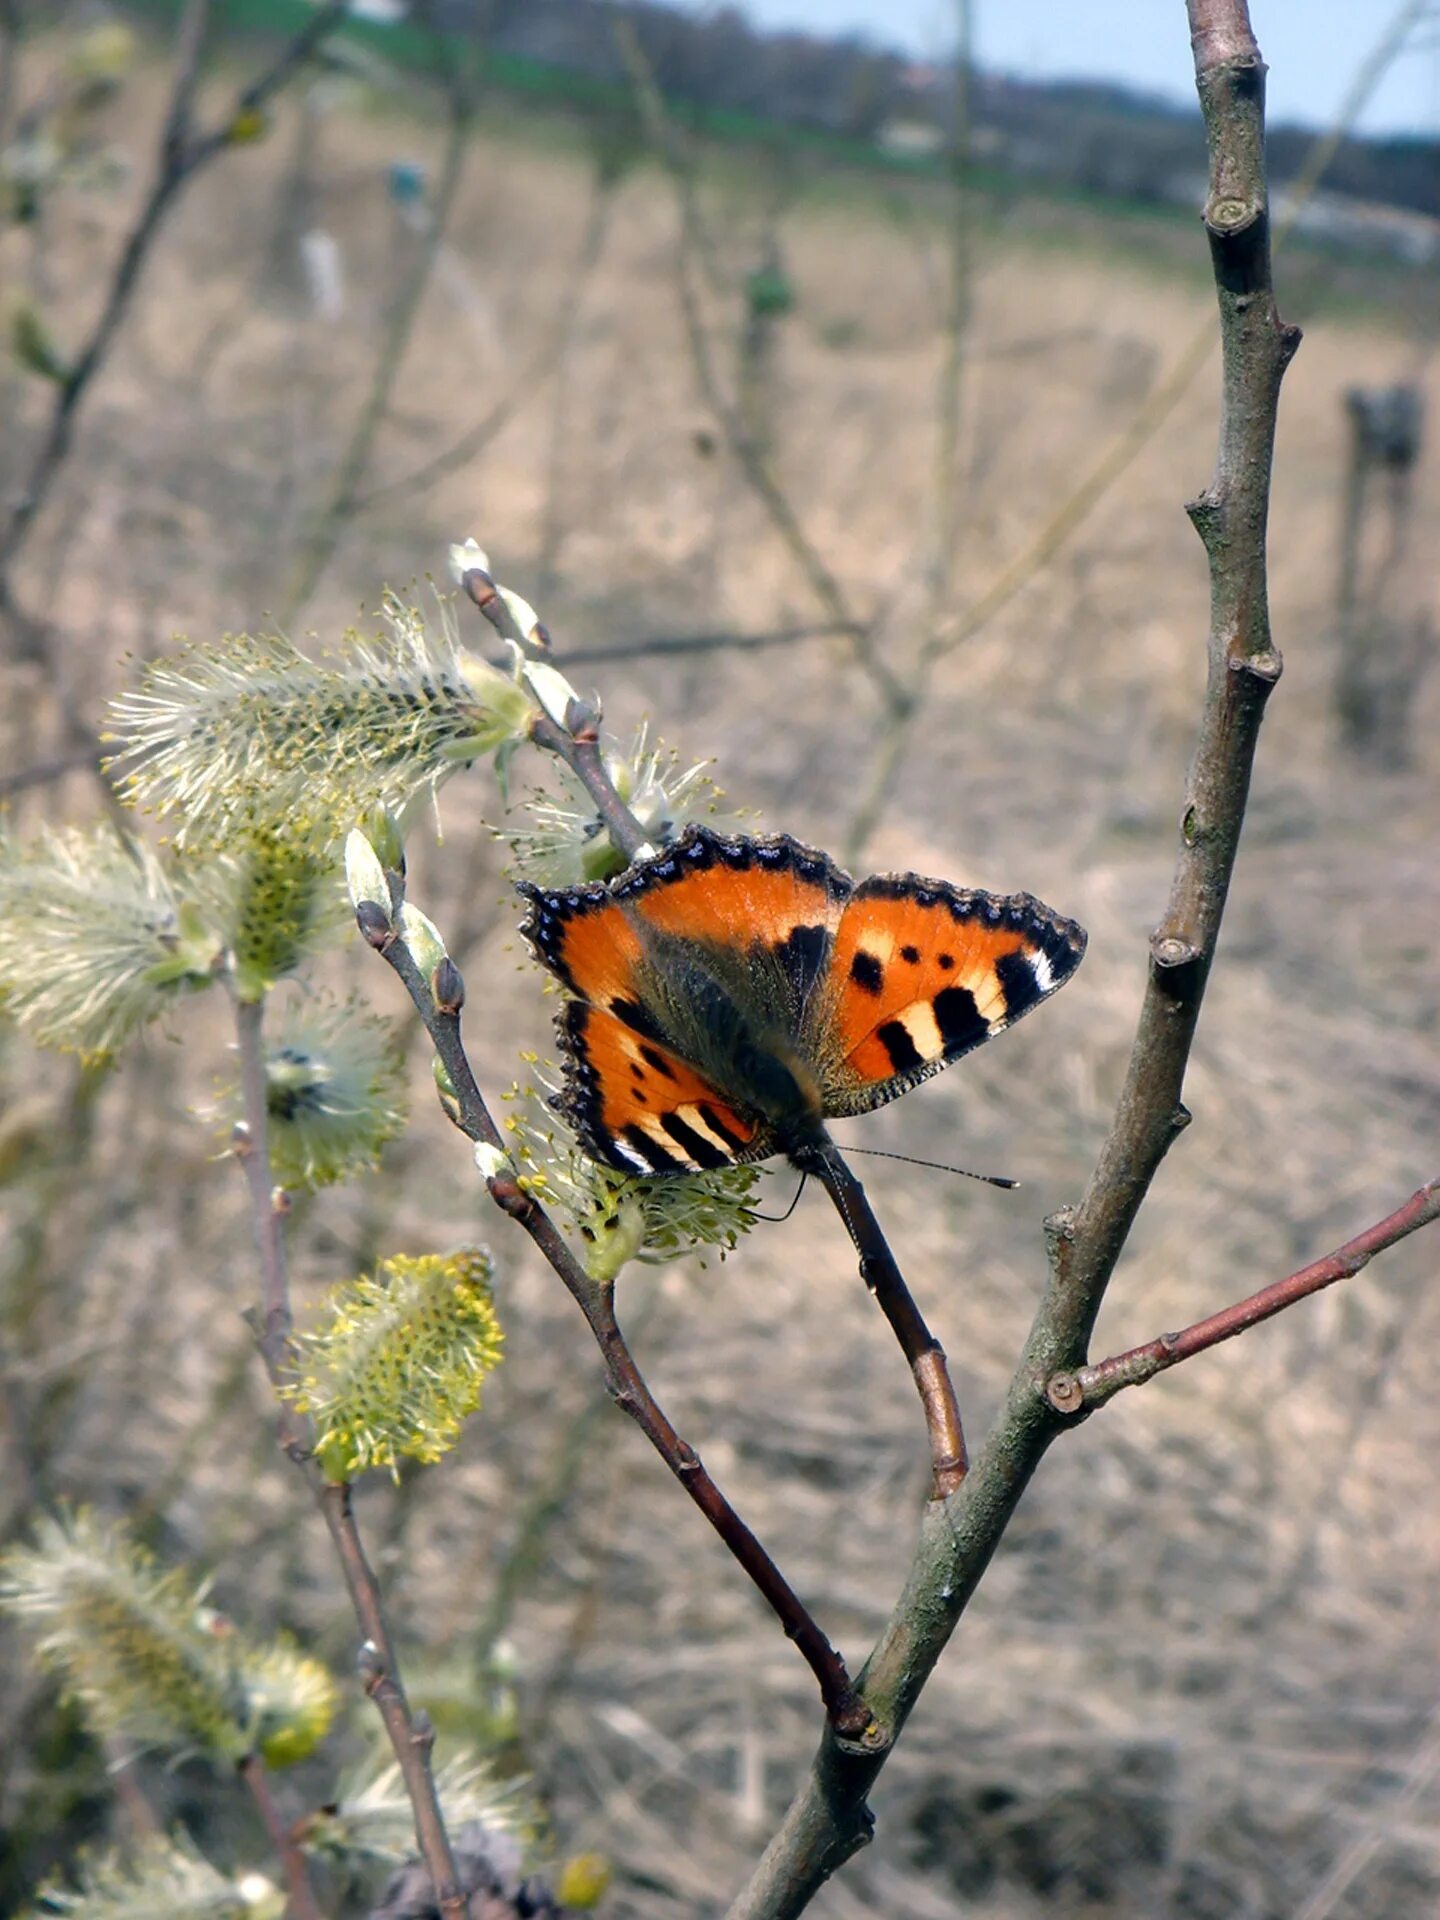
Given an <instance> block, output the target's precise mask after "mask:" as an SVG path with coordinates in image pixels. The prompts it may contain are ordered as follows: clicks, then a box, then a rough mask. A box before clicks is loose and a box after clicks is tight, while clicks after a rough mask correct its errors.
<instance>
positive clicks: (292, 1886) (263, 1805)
mask: <svg viewBox="0 0 1440 1920" xmlns="http://www.w3.org/2000/svg"><path fill="white" fill-rule="evenodd" d="M239 1772H240V1778H241V1779H242V1780H243V1781H244V1782H245V1785H246V1787H247V1788H248V1789H249V1793H250V1798H251V1799H252V1800H253V1801H254V1802H255V1806H256V1810H257V1811H258V1812H259V1815H260V1819H261V1822H262V1823H263V1825H264V1828H265V1831H266V1833H267V1834H268V1835H269V1836H270V1844H271V1846H272V1847H274V1849H275V1852H276V1854H277V1855H278V1857H279V1860H280V1864H281V1866H282V1867H283V1868H284V1870H285V1886H286V1890H287V1892H288V1893H289V1896H290V1905H289V1912H290V1917H291V1920H324V1916H323V1914H322V1912H321V1908H320V1903H319V1901H318V1900H317V1899H316V1898H315V1889H314V1888H313V1887H312V1886H311V1885H310V1870H309V1868H308V1867H307V1866H306V1864H305V1855H304V1854H303V1853H302V1852H301V1850H300V1848H299V1846H298V1845H297V1844H296V1841H295V1839H294V1836H293V1835H292V1833H291V1831H290V1829H289V1827H287V1826H286V1824H285V1818H284V1815H283V1814H282V1813H281V1812H280V1809H279V1807H278V1806H277V1805H276V1803H275V1795H274V1792H273V1791H272V1789H271V1786H270V1774H269V1772H268V1770H267V1768H266V1765H265V1762H264V1761H263V1760H262V1759H261V1757H260V1755H259V1754H258V1753H247V1754H246V1756H245V1758H244V1759H243V1760H242V1761H241V1762H240V1767H239Z"/></svg>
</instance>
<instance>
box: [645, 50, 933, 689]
mask: <svg viewBox="0 0 1440 1920" xmlns="http://www.w3.org/2000/svg"><path fill="white" fill-rule="evenodd" d="M612 26H613V29H614V34H615V40H616V44H617V46H618V47H619V49H620V54H621V58H622V59H623V60H624V62H625V65H626V68H627V70H628V72H629V74H630V79H631V82H632V84H633V86H634V88H635V97H636V100H637V102H638V105H639V108H640V116H641V119H642V121H643V123H644V125H645V129H646V132H647V133H648V135H649V137H650V139H651V141H652V143H653V145H654V147H655V151H656V152H657V153H658V155H659V156H660V159H661V161H662V162H663V164H664V166H665V169H666V171H667V172H668V173H669V175H670V178H671V181H672V183H673V185H674V187H675V195H676V200H677V202H678V205H679V209H680V240H681V245H680V257H679V260H678V262H677V287H678V292H679V296H680V310H681V315H682V317H683V319H684V322H685V333H686V337H687V339H688V341H689V345H690V357H691V360H692V361H693V363H694V367H695V377H696V379H697V381H698V382H699V386H700V391H701V394H702V395H703V397H704V400H705V403H706V405H707V406H708V407H709V409H710V411H711V413H712V414H713V415H714V416H715V419H716V422H717V423H718V425H719V427H720V430H721V432H722V434H723V435H724V438H725V443H726V446H727V447H728V448H729V450H730V454H731V457H732V458H733V459H734V460H735V462H736V464H737V466H738V467H739V468H740V471H741V473H742V474H743V475H744V477H745V479H746V481H747V482H748V484H749V486H750V488H751V490H752V491H753V492H754V494H755V495H756V497H757V498H758V499H759V501H760V503H761V505H762V506H763V507H764V508H765V511H766V512H767V513H768V514H769V516H770V520H771V524H772V525H773V526H774V528H775V531H776V532H777V533H778V534H779V536H780V538H781V540H782V541H783V542H784V544H785V545H786V547H788V548H789V550H790V553H791V554H792V555H793V557H794V559H795V561H796V563H797V565H798V566H799V567H800V569H801V571H802V572H803V573H804V575H805V577H806V579H807V581H808V582H809V584H810V590H811V592H812V593H813V594H814V595H815V598H816V599H817V600H818V601H819V603H820V605H821V606H822V607H823V608H824V610H825V615H826V618H827V620H828V621H829V622H830V623H831V625H832V626H833V627H835V628H836V629H837V630H838V631H840V632H842V633H844V634H845V635H846V637H847V638H848V639H849V641H850V643H851V646H852V647H853V649H854V652H855V657H856V659H857V660H858V662H859V664H860V666H861V667H862V668H863V669H864V671H865V673H866V674H867V675H868V677H869V678H870V679H871V680H872V681H873V682H874V684H875V686H876V688H877V690H878V691H879V693H880V695H881V698H882V699H883V700H884V701H885V703H886V705H887V707H892V706H895V705H897V704H898V705H899V706H901V707H904V706H906V704H907V701H906V695H905V690H904V688H903V687H902V686H901V684H900V682H899V680H898V679H897V678H896V676H895V674H894V672H893V671H892V670H891V668H890V667H889V666H888V665H887V663H886V662H885V660H884V659H883V658H881V656H880V655H879V654H878V653H877V652H876V650H875V647H874V643H873V634H872V631H871V627H872V623H871V622H870V621H867V620H864V619H862V618H861V617H860V615H859V614H858V613H857V612H856V610H855V608H854V606H853V605H852V604H851V601H850V599H849V596H848V595H847V594H846V592H845V589H844V587H843V586H842V585H841V583H840V581H839V579H838V578H837V577H836V575H835V574H834V572H833V571H832V570H831V569H830V568H829V567H828V566H827V565H826V564H825V560H824V558H823V556H822V555H821V553H820V551H819V549H818V548H817V547H816V545H815V544H814V542H813V541H812V540H811V539H810V537H809V535H808V534H807V533H806V531H805V529H804V527H803V525H802V524H801V521H800V516H799V514H798V513H797V512H796V510H795V506H794V503H793V502H792V500H791V499H790V496H789V495H788V494H787V493H786V492H785V490H784V488H783V487H782V486H781V485H780V483H779V481H778V480H777V479H776V477H775V474H774V472H773V471H772V469H771V466H770V463H769V461H768V460H767V459H766V457H765V453H764V450H763V449H762V448H761V447H760V446H758V445H757V444H756V442H755V440H754V438H753V436H752V435H751V434H750V432H749V431H748V429H747V427H746V424H745V421H744V419H743V418H742V417H741V414H740V411H739V409H738V408H737V407H735V406H734V405H733V403H732V402H731V401H730V399H729V398H728V397H727V395H726V394H725V392H724V390H723V388H722V387H721V384H720V377H719V375H718V373H717V372H716V370H715V362H714V358H713V356H712V354H711V352H710V342H709V340H708V338H707V337H706V332H705V321H704V317H703V315H702V314H701V312H700V304H699V297H698V294H697V291H696V287H695V283H694V274H693V269H694V264H695V261H696V259H697V258H698V259H699V260H700V261H702V262H703V263H704V264H705V265H706V266H707V269H708V273H709V277H710V279H711V280H712V281H714V280H716V279H718V274H717V273H716V272H715V270H714V265H713V251H712V249H711V246H710V242H709V237H708V234H707V232H706V228H705V223H704V221H703V219H702V218H701V214H700V208H699V204H698V200H697V195H696V186H695V173H694V167H693V164H692V163H691V161H690V159H689V157H688V156H687V155H685V154H683V153H682V152H681V151H680V149H679V147H678V145H677V142H676V139H675V136H674V132H673V129H672V128H671V125H670V121H669V117H668V115H667V114H666V111H665V101H664V98H663V96H662V95H661V92H660V89H659V86H658V85H657V84H656V80H655V75H654V73H653V72H652V71H651V68H650V63H649V61H648V60H647V59H646V58H645V51H644V49H643V47H642V46H641V44H640V38H639V35H638V34H637V33H636V31H635V27H634V23H633V22H632V21H631V20H630V19H629V18H628V17H627V16H626V15H625V14H623V13H619V12H616V13H614V14H612Z"/></svg>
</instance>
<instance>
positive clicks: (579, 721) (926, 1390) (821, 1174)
mask: <svg viewBox="0 0 1440 1920" xmlns="http://www.w3.org/2000/svg"><path fill="white" fill-rule="evenodd" d="M482 610H483V609H482ZM566 720H567V725H566V726H563V727H561V726H557V725H556V723H555V722H554V721H553V720H551V719H550V718H549V717H548V715H545V714H541V715H540V716H539V717H538V718H537V719H536V720H535V721H533V722H532V724H531V728H530V737H531V739H532V740H533V741H534V742H535V744H536V746H538V747H543V748H545V749H546V750H547V751H549V752H551V753H554V754H556V755H558V756H559V758H560V759H562V760H563V761H564V762H565V764H566V766H568V767H569V768H570V770H571V771H572V772H573V773H574V774H575V776H576V778H577V779H578V780H580V781H581V783H582V784H583V786H584V788H585V791H586V793H588V794H589V796H590V798H591V799H592V800H593V801H594V803H595V807H596V810H597V812H598V813H599V815H600V818H601V820H602V821H603V822H604V824H605V829H606V831H607V832H608V833H609V835H610V838H611V839H612V840H613V841H614V843H615V845H616V846H617V847H618V848H619V849H620V850H621V851H622V852H623V853H624V855H625V857H626V858H627V859H630V860H633V859H634V858H635V856H636V854H637V853H638V852H639V851H640V850H641V848H642V847H643V846H644V845H645V832H644V829H643V828H642V827H641V825H640V823H639V821H638V820H637V819H636V818H635V816H634V814H633V813H631V811H630V809H629V808H628V807H627V806H626V805H625V803H624V801H623V800H622V799H621V798H620V795H619V794H618V793H617V792H616V790H615V786H614V783H613V782H612V780H611V778H610V775H609V774H608V772H607V771H606V769H605V762H604V758H603V756H602V754H601V751H600V735H599V726H598V721H597V719H596V718H595V717H594V715H593V714H592V713H591V712H589V711H588V710H587V711H586V712H584V713H574V712H572V713H570V714H567V715H566ZM806 1167H807V1170H808V1171H810V1172H813V1173H814V1175H815V1177H816V1178H817V1179H818V1180H819V1181H820V1183H821V1185H822V1186H823V1187H824V1189H825V1191H826V1193H827V1194H828V1195H829V1196H830V1200H831V1203H832V1204H833V1206H834V1208H835V1211H836V1212H837V1213H838V1214H839V1216H840V1218H841V1221H842V1222H843V1223H844V1227H845V1231H846V1232H847V1233H848V1234H849V1236H850V1239H851V1242H852V1244H853V1245H854V1248H855V1251H856V1252H857V1253H858V1254H859V1256H860V1277H861V1278H862V1279H863V1280H864V1282H865V1284H866V1286H867V1287H869V1289H870V1291H871V1292H872V1293H873V1294H874V1296H875V1299H876V1302H877V1304H878V1305H879V1307H880V1310H881V1312H882V1313H883V1314H884V1315H885V1318H886V1319H887V1320H888V1321H889V1322H890V1326H891V1328H892V1329H893V1331H894V1334H895V1337H896V1339H897V1340H898V1341H899V1342H900V1350H901V1352H902V1353H903V1354H904V1355H905V1358H906V1360H907V1361H908V1362H909V1365H910V1372H911V1375H912V1377H913V1378H914V1381H915V1386H916V1390H917V1391H918V1393H919V1395H920V1404H921V1406H922V1407H923V1408H924V1410H925V1426H926V1431H927V1432H928V1433H929V1436H930V1464H931V1472H932V1493H933V1497H934V1498H935V1499H937V1500H943V1499H944V1498H945V1497H946V1496H947V1495H948V1494H952V1493H953V1492H954V1491H955V1489H956V1488H957V1487H958V1486H959V1484H960V1482H961V1481H962V1480H963V1479H964V1478H965V1473H966V1468H967V1460H966V1454H965V1437H964V1432H963V1429H962V1427H961V1423H960V1408H959V1405H958V1403H957V1401H956V1398H955V1388H954V1386H953V1385H952V1383H951V1380H950V1371H949V1368H948V1366H947V1365H946V1361H945V1350H944V1348H943V1347H942V1346H941V1345H940V1342H939V1341H938V1340H937V1339H936V1338H935V1336H934V1335H933V1334H932V1333H931V1331H930V1329H929V1327H927V1326H926V1324H925V1320H924V1316H923V1315H922V1314H921V1312H920V1309H919V1307H918V1306H917V1305H916V1304H915V1299H914V1296H913V1295H912V1294H911V1292H910V1289H909V1287H908V1286H907V1285H906V1284H905V1278H904V1275H903V1274H902V1273H901V1271H900V1267H899V1263H898V1262H897V1260H896V1258H895V1256H894V1254H893V1253H892V1252H891V1250H890V1245H889V1243H888V1241H887V1240H886V1238H885V1234H884V1231H883V1229H882V1228H881V1225H880V1222H879V1221H878V1220H877V1219H876V1218H875V1214H874V1212H873V1210H872V1208H871V1206H870V1202H869V1200H868V1199H867V1198H866V1194H865V1189H864V1187H862V1186H861V1184H860V1182H859V1181H858V1180H857V1179H856V1178H855V1175H854V1174H853V1173H852V1172H851V1171H850V1168H849V1167H848V1166H847V1164H846V1162H845V1160H844V1157H843V1156H842V1154H841V1152H840V1149H839V1148H838V1147H837V1146H836V1145H835V1143H834V1142H833V1141H828V1142H827V1143H826V1145H825V1147H824V1150H823V1151H821V1152H819V1153H817V1154H816V1155H815V1157H814V1159H813V1161H807V1162H806Z"/></svg>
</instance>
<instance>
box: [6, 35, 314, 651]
mask: <svg viewBox="0 0 1440 1920" xmlns="http://www.w3.org/2000/svg"><path fill="white" fill-rule="evenodd" d="M347 8H348V0H327V4H325V5H324V6H322V7H320V8H319V9H318V10H317V11H316V12H315V14H314V15H312V17H311V18H310V19H309V20H308V21H307V22H306V23H305V25H304V27H303V28H302V29H301V30H300V32H299V33H297V34H296V35H295V36H294V37H293V38H292V39H291V40H290V41H289V42H287V44H286V45H285V46H284V47H283V48H282V49H281V51H280V52H279V53H278V54H277V55H276V57H275V59H274V60H273V61H271V63H270V65H269V66H268V67H267V68H266V69H265V70H264V71H263V72H262V73H261V74H260V75H259V76H258V78H257V79H255V80H254V81H252V82H251V83H250V85H249V86H247V87H245V88H244V89H243V90H242V91H241V92H240V93H239V94H238V95H237V97H236V99H235V101H234V103H233V105H232V106H231V107H230V109H229V111H228V112H227V113H225V114H223V115H222V116H221V117H220V120H219V121H218V123H217V124H216V126H215V127H214V129H213V130H212V131H211V132H209V133H208V134H204V135H201V136H198V137H196V136H194V135H193V134H192V133H191V118H192V109H193V104H194V97H195V89H196V87H197V85H198V79H199V63H200V55H201V52H202V49H203V46H204V41H205V37H206V31H207V28H208V26H209V19H210V0H189V4H188V5H187V6H186V9H185V12H184V13H183V15H182V16H181V20H180V25H179V27H178V29H177V32H176V61H177V65H176V73H175V79H174V83H173V85H172V88H171V94H170V103H169V106H168V108H167V110H166V115H165V124H164V130H163V133H162V135H161V139H160V149H159V153H158V156H157V161H156V170H155V177H154V180H153V181H152V183H151V187H150V191H149V193H148V194H147V195H146V198H145V201H144V204H143V205H142V207H141V209H140V212H139V214H138V216H137V218H136V220H135V224H134V225H133V226H132V227H131V229H130V232H129V234H128V235H127V237H126V239H125V242H124V245H123V246H122V248H121V250H120V256H119V259H118V260H117V261H116V264H115V270H114V272H113V274H112V275H111V279H110V284H109V287H108V289H107V291H106V295H105V299H104V301H103V303H102V305H101V309H100V312H99V315H98V317H97V318H96V320H95V323H94V325H93V326H92V328H91V330H90V334H89V336H88V338H87V339H86V341H85V343H84V345H83V346H82V347H81V348H80V350H79V352H78V353H77V354H76V355H75V357H74V359H73V360H72V362H71V363H70V369H69V372H68V374H67V376H66V378H65V379H64V380H63V381H61V382H60V383H59V384H58V385H57V387H56V389H55V399H54V403H53V405H52V408H51V413H50V420H49V424H48V426H47V427H46V429H45V432H44V434H43V435H42V437H41V441H40V444H39V447H38V448H37V450H36V454H35V458H34V461H33V462H32V464H31V468H30V472H29V475H28V478H27V479H26V480H25V481H24V483H23V484H22V486H21V488H20V490H19V495H18V498H17V499H16V502H15V505H14V507H13V509H12V511H11V513H10V516H9V519H8V520H7V521H6V522H5V524H4V527H3V529H0V605H4V604H8V591H7V590H6V589H7V575H8V573H9V570H10V568H11V567H12V565H13V564H14V562H15V559H16V557H17V555H18V554H19V552H20V550H21V548H22V547H23V545H24V543H25V540H26V538H27V537H28V535H29V532H30V529H31V527H32V526H33V525H34V523H35V520H36V517H37V515H38V514H39V512H40V509H41V507H42V506H43V505H44V504H45V501H46V499H47V498H48V496H49V493H50V490H51V488H52V487H53V485H54V483H55V480H56V478H57V477H58V475H59V473H60V470H61V468H62V466H63V465H64V463H65V460H66V457H67V456H68V454H69V451H70V446H71V441H72V437H73V433H74V428H75V423H76V420H77V418H78V415H79V411H80V406H81V403H82V401H83V400H84V397H85V394H86V392H87V391H88V389H89V387H90V384H91V382H92V381H93V380H94V378H95V376H96V374H97V373H98V372H99V371H100V369H101V367H102V366H103V365H104V363H105V360H106V358H107V356H108V354H109V352H110V349H111V348H112V346H113V345H114V343H115V339H116V336H117V335H118V333H119V331H120V326H121V323H122V322H123V320H124V319H125V316H126V314H127V312H128V311H129V307H130V303H131V300H132V298H133V296H134V293H135V290H136V287H137V286H138V284H139V281H140V276H141V273H142V271H143V269H144V267H145V264H146V262H147V260H148V258H149V255H150V252H151V249H152V247H153V246H154V243H155V240H156V238H157V236H158V234H159V232H160V229H161V226H162V225H163V223H164V220H165V217H166V215H167V214H168V213H169V211H170V209H171V207H172V206H173V204H174V202H175V201H176V199H177V198H178V197H179V195H180V193H181V191H182V189H183V188H185V187H186V186H188V184H189V183H190V182H191V181H192V180H193V179H194V178H195V176H196V174H197V173H199V172H200V171H201V170H202V169H203V168H204V167H205V166H206V165H207V164H208V163H209V162H210V161H211V160H213V159H214V158H215V157H216V155H218V154H220V153H222V152H224V151H225V150H226V148H227V147H228V146H229V144H230V135H231V128H232V127H234V126H235V125H236V123H237V121H239V120H241V119H243V118H244V117H245V116H247V115H249V114H252V113H259V112H261V111H262V110H263V108H264V107H265V106H266V105H267V104H268V102H269V101H270V100H271V99H272V98H273V96H274V95H275V94H276V93H278V92H279V91H280V89H281V88H282V87H284V86H285V85H286V84H287V82H288V81H289V80H290V79H291V78H292V77H293V75H294V74H295V72H296V71H297V70H298V69H299V67H300V66H301V65H303V63H304V62H305V61H306V60H307V59H308V58H309V57H310V55H311V54H312V53H313V52H314V51H315V49H316V48H317V47H318V46H319V45H320V43H321V41H323V40H324V39H325V37H326V35H327V34H328V33H329V32H330V31H331V29H332V28H334V27H337V26H339V25H340V23H341V21H342V20H343V19H344V17H345V14H346V12H347ZM23 638H24V633H23V631H22V639H23ZM27 644H29V643H27ZM35 644H39V643H38V642H35Z"/></svg>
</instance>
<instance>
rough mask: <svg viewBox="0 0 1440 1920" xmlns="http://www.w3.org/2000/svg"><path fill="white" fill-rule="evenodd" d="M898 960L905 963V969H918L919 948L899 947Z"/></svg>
mask: <svg viewBox="0 0 1440 1920" xmlns="http://www.w3.org/2000/svg"><path fill="white" fill-rule="evenodd" d="M900 958H901V959H902V960H903V961H904V962H905V964H906V966H907V967H918V966H919V964H920V949H919V947H901V949H900Z"/></svg>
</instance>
